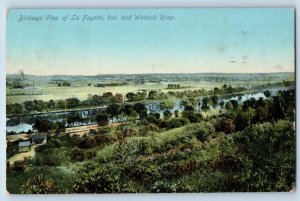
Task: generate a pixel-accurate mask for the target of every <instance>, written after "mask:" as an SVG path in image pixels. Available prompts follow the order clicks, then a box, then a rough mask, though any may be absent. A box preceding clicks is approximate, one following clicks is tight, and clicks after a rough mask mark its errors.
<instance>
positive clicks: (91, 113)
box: [6, 88, 284, 134]
mask: <svg viewBox="0 0 300 201" xmlns="http://www.w3.org/2000/svg"><path fill="white" fill-rule="evenodd" d="M283 89H284V88H276V89H272V90H269V91H270V92H271V96H274V95H275V94H276V93H277V91H279V90H283ZM251 98H254V99H256V100H258V99H259V98H263V99H265V98H266V96H265V95H264V93H263V92H256V93H247V94H241V95H231V96H227V97H226V98H222V99H219V100H218V103H220V102H224V103H225V104H226V103H227V102H228V101H230V100H236V101H238V103H239V104H241V103H243V102H244V101H246V100H249V99H251ZM198 99H199V100H200V101H202V99H203V97H198ZM146 107H147V109H148V113H156V112H157V113H160V114H161V116H162V115H163V111H162V110H161V109H160V107H159V101H157V102H154V103H147V104H146ZM199 107H200V106H196V109H199ZM183 109H184V107H183V106H182V105H181V100H176V101H175V102H174V106H173V108H172V109H171V110H170V111H171V112H172V113H174V111H175V110H178V111H179V112H182V111H183ZM215 109H220V106H217V107H216V108H215ZM103 110H105V107H101V108H95V109H86V110H75V111H61V112H49V113H41V114H33V115H23V116H14V117H8V118H6V132H7V133H10V134H14V133H22V132H28V131H29V130H30V131H33V128H32V126H33V124H34V122H35V121H36V120H37V119H40V120H42V119H47V120H50V121H53V122H63V121H66V118H67V116H68V115H71V114H78V115H80V116H81V117H82V118H90V119H92V118H93V117H95V115H96V114H97V113H98V112H100V111H103ZM112 121H113V122H118V121H124V118H119V119H110V122H112ZM95 123H96V122H95V121H92V120H89V121H86V122H76V123H75V124H72V125H68V124H66V127H74V126H83V125H91V124H95Z"/></svg>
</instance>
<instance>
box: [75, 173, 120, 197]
mask: <svg viewBox="0 0 300 201" xmlns="http://www.w3.org/2000/svg"><path fill="white" fill-rule="evenodd" d="M73 188H74V191H75V192H76V193H120V192H122V188H121V184H120V171H119V170H117V169H116V168H114V167H110V168H106V169H100V168H97V169H96V170H94V171H91V172H89V173H87V174H83V175H82V176H81V177H80V178H79V179H77V180H76V181H75V184H74V187H73Z"/></svg>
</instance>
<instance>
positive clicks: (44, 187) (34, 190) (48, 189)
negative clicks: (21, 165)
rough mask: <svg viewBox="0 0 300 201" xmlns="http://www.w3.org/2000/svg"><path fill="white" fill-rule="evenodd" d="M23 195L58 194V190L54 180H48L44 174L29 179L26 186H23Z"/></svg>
mask: <svg viewBox="0 0 300 201" xmlns="http://www.w3.org/2000/svg"><path fill="white" fill-rule="evenodd" d="M21 193H23V194H48V193H57V189H56V187H55V184H54V182H53V181H52V180H47V179H46V178H44V176H43V175H42V174H39V175H36V176H34V177H33V178H32V179H28V180H27V182H26V184H24V185H22V186H21Z"/></svg>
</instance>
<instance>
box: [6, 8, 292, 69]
mask: <svg viewBox="0 0 300 201" xmlns="http://www.w3.org/2000/svg"><path fill="white" fill-rule="evenodd" d="M48 14H51V15H54V16H58V17H59V20H58V21H46V20H43V21H39V22H36V21H23V22H18V20H19V18H20V15H24V16H28V15H31V16H43V18H45V15H48ZM85 14H86V15H90V16H97V15H103V16H105V21H94V22H82V21H79V22H78V21H77V22H74V21H70V20H67V21H66V22H64V21H62V20H61V18H62V17H63V16H66V15H68V19H70V17H71V16H72V15H78V16H80V17H82V16H83V15H85ZM139 14H141V15H151V16H152V15H156V16H157V17H158V18H159V17H160V15H161V14H163V15H172V16H175V20H173V21H168V22H162V21H160V20H159V19H158V20H156V21H135V20H134V19H133V20H130V21H121V20H120V18H121V16H129V15H133V17H134V15H139ZM107 15H118V18H119V20H118V21H108V20H106V16H107ZM294 56H295V55H294V10H293V9H289V8H285V9H282V8H281V9H279V8H273V9H270V8H264V9H262V8H260V9H245V8H243V9H216V8H213V9H133V10H130V9H106V10H105V9H98V10H84V9H76V10H65V9H56V10H47V9H32V10H10V11H9V13H8V17H7V72H8V73H17V72H18V71H19V70H21V69H23V70H24V72H25V73H26V74H36V75H48V74H51V75H52V74H76V75H80V74H84V75H95V74H111V73H201V72H228V73H230V72H237V73H244V72H245V73H246V72H293V71H294Z"/></svg>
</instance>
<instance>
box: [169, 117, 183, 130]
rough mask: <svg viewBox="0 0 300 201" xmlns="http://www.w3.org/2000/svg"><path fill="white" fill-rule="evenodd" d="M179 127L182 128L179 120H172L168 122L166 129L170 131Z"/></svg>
mask: <svg viewBox="0 0 300 201" xmlns="http://www.w3.org/2000/svg"><path fill="white" fill-rule="evenodd" d="M181 126H182V123H181V121H180V119H176V118H173V119H170V120H169V121H168V126H167V128H168V129H172V128H178V127H181Z"/></svg>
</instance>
